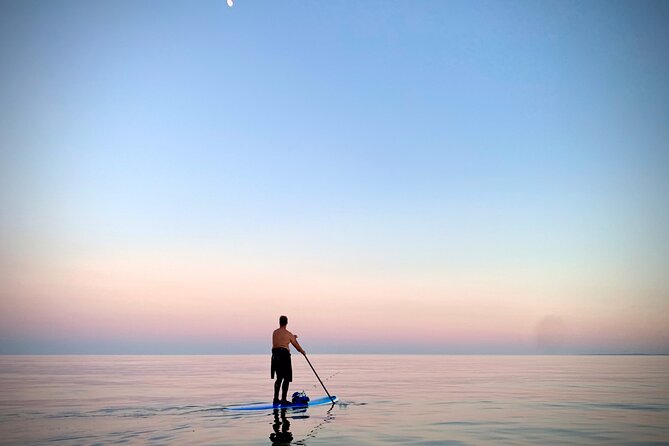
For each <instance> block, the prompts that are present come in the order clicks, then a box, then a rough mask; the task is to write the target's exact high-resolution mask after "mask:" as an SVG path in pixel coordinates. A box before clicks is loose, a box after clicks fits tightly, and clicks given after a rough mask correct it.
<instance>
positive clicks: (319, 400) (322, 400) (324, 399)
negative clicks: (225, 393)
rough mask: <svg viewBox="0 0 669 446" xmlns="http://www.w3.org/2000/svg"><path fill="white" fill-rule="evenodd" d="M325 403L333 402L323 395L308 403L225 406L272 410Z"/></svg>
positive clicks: (230, 408) (237, 408)
mask: <svg viewBox="0 0 669 446" xmlns="http://www.w3.org/2000/svg"><path fill="white" fill-rule="evenodd" d="M332 398H333V399H334V402H335V403H336V402H337V401H339V400H338V399H337V397H336V396H333V397H332ZM324 404H332V400H330V397H329V396H322V397H320V398H315V399H313V400H311V401H309V403H308V404H291V405H289V406H282V405H278V406H275V405H273V404H272V403H257V404H247V405H245V406H228V407H224V408H223V409H225V410H271V409H303V408H305V407H311V406H322V405H324Z"/></svg>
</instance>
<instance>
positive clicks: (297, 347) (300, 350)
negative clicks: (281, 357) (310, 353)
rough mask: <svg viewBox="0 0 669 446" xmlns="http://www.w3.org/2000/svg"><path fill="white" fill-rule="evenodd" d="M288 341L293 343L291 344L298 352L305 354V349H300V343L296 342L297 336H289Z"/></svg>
mask: <svg viewBox="0 0 669 446" xmlns="http://www.w3.org/2000/svg"><path fill="white" fill-rule="evenodd" d="M290 343H291V344H293V345H294V346H295V348H296V349H297V351H298V352H300V353H302V354H303V355H304V356H306V355H307V352H305V351H304V350H303V349H302V347H301V346H300V343H299V342H297V336H295V335H292V336H291V337H290Z"/></svg>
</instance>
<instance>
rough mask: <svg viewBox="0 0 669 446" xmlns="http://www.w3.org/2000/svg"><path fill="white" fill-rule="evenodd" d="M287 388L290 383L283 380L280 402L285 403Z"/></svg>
mask: <svg viewBox="0 0 669 446" xmlns="http://www.w3.org/2000/svg"><path fill="white" fill-rule="evenodd" d="M288 386H290V382H289V381H288V380H287V379H284V380H283V387H282V388H281V400H283V401H286V397H287V396H288Z"/></svg>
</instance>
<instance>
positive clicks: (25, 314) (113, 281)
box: [0, 247, 669, 353]
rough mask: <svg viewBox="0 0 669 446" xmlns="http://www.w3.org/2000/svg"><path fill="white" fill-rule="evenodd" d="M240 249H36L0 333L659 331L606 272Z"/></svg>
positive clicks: (417, 335) (324, 338)
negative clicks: (350, 265) (473, 267)
mask: <svg viewBox="0 0 669 446" xmlns="http://www.w3.org/2000/svg"><path fill="white" fill-rule="evenodd" d="M253 260H254V259H252V258H246V259H244V256H239V255H233V256H226V255H222V254H217V253H215V252H214V250H211V249H210V248H202V247H201V248H200V249H194V248H193V247H189V248H184V247H179V248H174V249H165V248H161V249H154V250H150V249H149V250H145V251H142V250H138V249H133V250H127V251H124V250H115V251H112V252H107V253H106V254H101V253H96V254H95V255H81V253H80V254H72V255H69V256H66V255H59V256H58V257H54V258H51V259H44V260H43V261H42V262H41V264H39V265H38V264H32V265H24V266H23V267H22V268H21V269H20V270H14V271H11V272H10V273H9V274H8V275H7V276H6V277H4V280H3V282H4V283H5V286H3V293H4V295H5V296H9V298H7V297H5V298H3V299H2V300H1V302H0V305H1V307H2V308H1V310H2V311H1V316H0V321H1V322H2V323H1V324H0V325H1V326H2V335H3V337H10V336H11V337H14V338H16V337H18V338H21V337H25V338H30V339H49V340H59V341H61V342H65V343H67V342H73V340H77V339H86V340H91V341H104V342H106V343H111V344H113V343H114V342H133V340H150V341H151V342H158V343H162V344H164V345H165V346H166V347H165V348H166V349H168V350H169V344H170V343H171V342H184V341H187V342H190V343H194V344H197V343H198V342H203V343H208V344H213V345H216V344H217V343H219V344H220V345H221V352H225V350H226V348H227V346H229V345H230V344H236V345H237V347H238V348H239V349H241V351H244V348H245V347H244V346H248V349H249V351H250V352H256V351H257V350H258V349H262V348H264V347H265V345H266V344H267V343H268V342H269V341H268V336H269V333H270V332H271V330H272V329H273V328H274V326H275V325H276V320H277V318H278V316H279V315H280V314H286V315H288V316H289V319H290V323H289V328H291V329H292V330H294V331H295V332H296V333H297V334H298V335H299V336H300V339H301V340H302V342H303V343H305V346H309V345H312V346H315V347H316V348H317V349H322V350H325V351H329V350H333V349H334V350H338V349H342V350H344V351H357V350H358V349H359V350H362V351H374V350H375V349H376V350H379V349H381V350H382V351H392V349H393V348H394V347H396V348H397V349H399V350H400V351H402V352H405V351H409V352H410V351H417V352H423V351H428V352H441V351H443V352H451V351H456V352H460V351H464V352H466V351H474V352H490V353H496V352H499V353H505V352H526V353H542V352H549V353H553V352H567V353H568V352H597V351H603V352H608V351H621V352H630V351H641V352H662V351H665V350H666V346H667V340H668V339H669V329H668V328H667V326H666V324H664V321H665V316H664V314H665V313H664V311H666V303H664V302H662V301H659V302H657V303H656V304H655V306H653V305H652V300H647V302H648V303H649V304H648V305H634V303H635V302H636V301H635V300H634V299H632V300H630V299H629V298H625V296H624V293H625V290H624V286H623V285H624V284H621V283H615V281H614V280H611V281H610V282H609V283H607V284H605V285H604V284H602V283H599V284H593V283H592V282H589V283H588V282H586V283H582V284H581V285H580V286H574V285H573V283H574V281H573V278H572V282H571V283H561V284H560V283H553V284H552V286H547V283H546V282H543V283H542V282H541V280H540V279H539V278H533V277H532V274H528V272H527V271H515V272H514V271H508V272H507V274H500V273H499V271H498V272H497V273H496V274H491V273H490V272H487V273H486V272H483V271H479V272H478V273H476V274H475V273H474V272H471V271H470V272H464V271H457V270H455V271H451V272H450V273H445V274H443V275H433V276H430V275H423V276H415V275H412V274H408V273H407V274H383V273H379V272H376V273H369V272H368V274H365V272H364V271H363V272H361V271H355V270H354V269H347V268H345V267H337V268H334V267H331V268H329V269H327V268H324V267H323V265H315V264H309V262H306V261H304V259H300V258H299V257H297V256H290V255H287V256H286V257H285V258H282V259H281V258H278V257H277V258H274V259H273V260H272V256H269V257H264V258H263V259H262V261H256V262H255V263H254V262H253ZM553 279H554V280H555V281H556V282H557V280H556V278H553ZM596 285H597V286H596ZM612 292H615V293H618V294H619V295H620V296H621V298H620V299H612V298H611V297H612V294H611V293H612ZM546 324H548V325H546ZM542 330H543V331H542ZM546 330H548V331H546ZM542 336H543V338H542ZM545 336H548V339H549V341H548V342H549V345H542V344H541V342H542V341H541V339H544V338H545ZM305 348H306V347H305Z"/></svg>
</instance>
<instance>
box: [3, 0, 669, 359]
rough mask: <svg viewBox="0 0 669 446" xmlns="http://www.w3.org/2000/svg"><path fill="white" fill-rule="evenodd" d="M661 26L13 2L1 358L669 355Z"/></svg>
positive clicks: (664, 8)
mask: <svg viewBox="0 0 669 446" xmlns="http://www.w3.org/2000/svg"><path fill="white" fill-rule="evenodd" d="M667 23H669V4H668V3H667V2H659V1H658V2H654V1H640V2H631V1H627V2H619V1H588V2H575V1H541V2H534V1H508V2H486V1H461V2H460V1H428V0H423V1H416V2H399V1H355V2H347V1H309V2H298V1H250V0H237V1H235V3H234V6H233V7H228V6H227V5H226V3H225V1H223V0H216V1H213V0H207V1H200V2H187V1H165V2H158V3H157V2H153V1H148V0H139V1H135V0H132V1H129V0H120V1H102V0H101V1H94V2H91V1H79V0H68V1H60V0H54V1H49V2H43V1H12V0H10V1H3V2H1V3H0V61H1V63H0V353H9V354H14V353H26V354H41V353H46V354H52V353H53V354H57V353H92V354H134V353H136V354H225V353H266V352H267V351H268V350H269V348H270V347H271V345H270V344H271V341H270V336H271V331H272V330H273V329H274V328H275V327H276V326H277V322H278V317H279V316H280V315H282V314H285V315H287V316H288V318H289V324H288V328H289V329H290V330H292V331H293V332H294V333H296V334H297V335H298V336H299V340H300V342H301V343H302V345H303V347H304V348H305V350H307V352H311V353H452V354H489V353H493V354H497V353H498V354H543V353H576V354H578V353H669V316H668V314H669V274H668V272H669V200H667V196H668V193H669V144H668V142H669V126H667V122H668V118H669V56H668V55H669V27H667V26H666V25H667Z"/></svg>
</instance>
